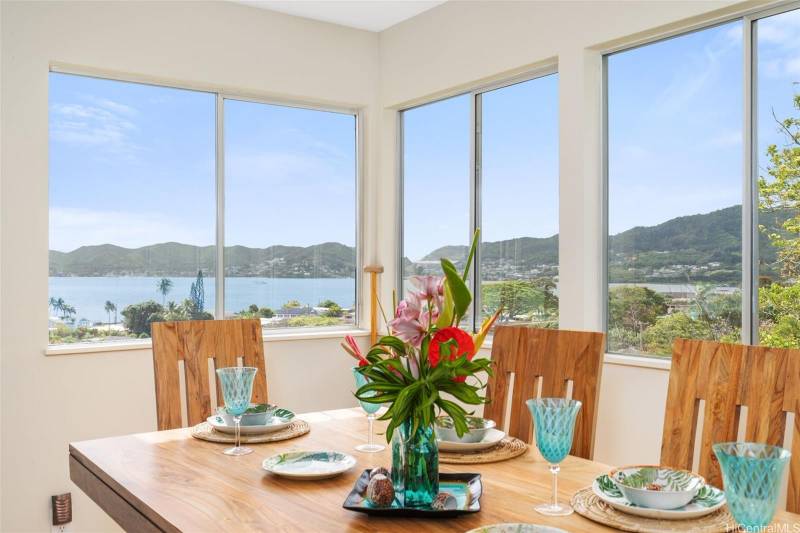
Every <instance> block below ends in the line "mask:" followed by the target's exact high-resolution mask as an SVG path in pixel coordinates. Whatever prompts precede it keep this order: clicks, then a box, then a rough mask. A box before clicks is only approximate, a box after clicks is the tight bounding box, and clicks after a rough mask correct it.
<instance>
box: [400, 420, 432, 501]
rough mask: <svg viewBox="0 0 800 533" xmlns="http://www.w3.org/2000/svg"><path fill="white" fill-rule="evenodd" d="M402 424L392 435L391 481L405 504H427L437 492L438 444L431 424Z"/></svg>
mask: <svg viewBox="0 0 800 533" xmlns="http://www.w3.org/2000/svg"><path fill="white" fill-rule="evenodd" d="M412 427H413V424H412V423H410V422H405V423H403V424H401V425H400V426H399V427H398V428H397V429H396V430H395V432H394V435H393V436H392V483H393V484H394V490H395V494H396V495H397V498H398V500H399V501H400V504H401V505H402V506H404V507H416V508H419V507H430V505H431V503H432V502H433V500H434V499H435V498H436V495H437V494H439V448H438V447H437V445H436V434H435V433H434V431H433V427H432V426H427V427H418V428H417V430H416V431H414V432H412Z"/></svg>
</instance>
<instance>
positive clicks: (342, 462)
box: [261, 451, 356, 479]
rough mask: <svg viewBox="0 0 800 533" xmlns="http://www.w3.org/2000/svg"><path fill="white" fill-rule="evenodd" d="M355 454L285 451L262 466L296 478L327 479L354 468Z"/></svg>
mask: <svg viewBox="0 0 800 533" xmlns="http://www.w3.org/2000/svg"><path fill="white" fill-rule="evenodd" d="M355 464H356V460H355V458H354V457H353V456H351V455H347V454H346V453H341V452H328V451H317V452H285V453H279V454H277V455H273V456H272V457H267V458H266V459H264V462H263V463H261V466H262V467H263V468H264V470H266V471H267V472H271V473H273V474H275V475H278V476H283V477H290V478H295V479H325V478H329V477H334V476H338V475H339V474H341V473H343V472H347V471H348V470H350V469H351V468H353V467H354V466H355Z"/></svg>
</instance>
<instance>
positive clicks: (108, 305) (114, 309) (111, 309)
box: [104, 300, 117, 329]
mask: <svg viewBox="0 0 800 533" xmlns="http://www.w3.org/2000/svg"><path fill="white" fill-rule="evenodd" d="M104 309H105V310H106V313H108V327H109V329H111V313H112V312H113V313H114V323H115V324H116V322H117V306H116V304H115V303H114V302H112V301H111V300H106V305H105V307H104Z"/></svg>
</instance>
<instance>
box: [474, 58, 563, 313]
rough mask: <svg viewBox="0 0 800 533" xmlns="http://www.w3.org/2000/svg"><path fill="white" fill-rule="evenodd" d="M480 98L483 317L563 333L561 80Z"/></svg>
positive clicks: (531, 82)
mask: <svg viewBox="0 0 800 533" xmlns="http://www.w3.org/2000/svg"><path fill="white" fill-rule="evenodd" d="M479 98H480V107H481V118H482V120H481V128H480V132H481V135H480V139H481V151H480V154H481V165H480V176H481V194H480V198H481V223H480V225H481V232H482V235H481V237H482V244H481V251H480V254H479V258H480V271H481V277H480V280H481V307H482V314H483V317H484V318H485V317H487V316H491V315H492V314H493V313H494V312H495V311H497V309H498V308H499V307H500V306H501V305H502V306H503V312H502V316H501V321H502V322H527V323H532V324H534V325H536V326H539V327H558V296H557V292H556V285H557V282H558V75H557V74H551V75H550V76H544V77H541V78H536V79H533V80H529V81H526V82H522V83H517V84H515V85H511V86H508V87H503V88H500V89H495V90H493V91H488V92H485V93H483V94H481V95H480V97H479Z"/></svg>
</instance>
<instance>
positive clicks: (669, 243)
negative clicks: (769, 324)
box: [50, 206, 785, 284]
mask: <svg viewBox="0 0 800 533" xmlns="http://www.w3.org/2000/svg"><path fill="white" fill-rule="evenodd" d="M783 220H785V215H782V214H780V213H778V214H777V215H772V216H771V217H770V218H769V219H767V217H762V219H761V220H760V222H761V223H762V224H764V225H766V226H767V227H768V228H769V231H775V228H778V227H780V224H781V223H782V221H783ZM741 226H742V223H741V206H732V207H728V208H725V209H720V210H718V211H713V212H711V213H705V214H700V215H691V216H685V217H678V218H674V219H672V220H668V221H666V222H664V223H662V224H658V225H656V226H650V227H635V228H631V229H629V230H627V231H624V232H622V233H619V234H617V235H614V236H612V237H611V238H610V239H609V251H608V257H609V281H611V282H632V281H638V282H641V281H649V282H664V283H684V282H687V281H690V282H698V281H713V282H717V283H726V284H736V283H739V281H740V280H741V231H742V228H741ZM759 242H760V252H759V253H760V260H761V263H762V265H765V266H762V271H761V272H762V274H766V275H772V274H774V272H772V271H771V270H770V265H772V264H773V263H774V262H775V259H776V256H775V249H774V247H773V246H771V245H770V243H769V241H768V239H766V238H765V237H762V238H761V239H759ZM467 251H468V249H467V246H444V247H442V248H438V249H436V250H434V251H432V252H431V253H429V254H428V255H426V256H425V257H424V258H423V259H422V260H421V261H420V262H416V263H413V262H411V261H409V260H408V259H407V258H404V264H405V267H406V272H414V273H418V274H424V273H439V265H438V260H439V258H441V257H448V258H450V259H451V260H453V261H454V262H455V263H456V264H457V265H458V266H460V265H463V263H464V261H465V260H466V254H467ZM355 257H356V255H355V250H354V249H353V248H352V247H350V246H345V245H343V244H339V243H335V242H326V243H323V244H316V245H313V246H307V247H300V246H281V245H276V246H270V247H269V248H247V247H245V246H230V247H226V248H225V265H226V269H227V272H226V274H227V275H228V276H241V277H244V276H259V277H260V276H263V277H276V278H306V277H308V278H333V277H352V276H354V275H355ZM480 259H481V264H482V265H483V272H484V277H485V279H487V280H496V279H508V278H510V277H517V278H519V277H539V276H549V277H552V276H556V275H557V274H558V235H553V236H552V237H547V238H533V237H521V238H517V239H509V240H504V241H496V242H485V243H483V246H482V247H481V257H480ZM200 269H202V270H203V272H205V273H206V275H209V276H213V275H214V247H213V246H199V247H198V246H191V245H188V244H180V243H175V242H169V243H163V244H154V245H152V246H143V247H141V248H135V249H131V248H122V247H120V246H114V245H111V244H103V245H99V246H83V247H81V248H78V249H77V250H73V251H72V252H69V253H63V252H57V251H52V250H51V251H50V275H51V276H194V275H195V274H197V271H198V270H200Z"/></svg>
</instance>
